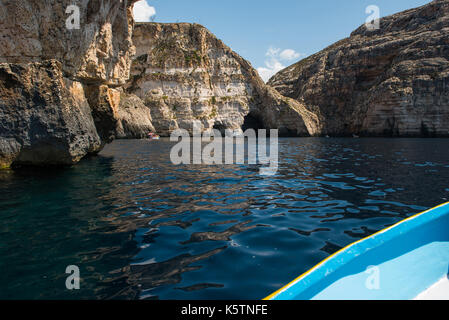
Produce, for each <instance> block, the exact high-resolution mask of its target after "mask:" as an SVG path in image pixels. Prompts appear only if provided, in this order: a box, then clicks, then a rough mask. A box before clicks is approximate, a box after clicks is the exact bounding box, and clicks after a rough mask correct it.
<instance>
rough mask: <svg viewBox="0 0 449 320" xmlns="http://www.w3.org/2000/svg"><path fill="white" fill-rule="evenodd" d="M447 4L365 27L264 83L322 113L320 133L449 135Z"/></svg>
mask: <svg viewBox="0 0 449 320" xmlns="http://www.w3.org/2000/svg"><path fill="white" fill-rule="evenodd" d="M448 58H449V1H447V0H442V1H433V2H431V3H429V4H428V5H425V6H422V7H419V8H416V9H412V10H407V11H404V12H401V13H398V14H395V15H392V16H389V17H386V18H382V19H381V21H380V29H379V30H375V31H368V30H367V28H366V27H365V26H362V27H360V28H358V29H357V30H355V31H354V32H353V33H352V34H351V36H350V37H349V38H346V39H344V40H342V41H339V42H337V43H335V44H333V45H332V46H330V47H328V48H326V49H324V50H323V51H321V52H319V53H317V54H315V55H313V56H310V57H309V58H306V59H304V60H302V61H300V62H298V63H296V64H294V65H292V66H290V67H288V68H286V69H285V70H282V71H281V72H279V73H278V74H276V75H275V76H274V77H273V78H272V79H270V81H269V85H271V86H273V87H274V88H276V89H277V90H278V91H279V92H280V93H281V94H283V95H285V96H288V97H291V98H294V99H297V100H298V101H301V102H302V103H303V104H304V105H305V106H306V107H307V108H308V109H309V110H312V111H315V112H318V113H320V114H321V126H322V128H323V129H322V132H321V133H322V134H330V135H351V134H361V135H393V136H448V135H449V61H448Z"/></svg>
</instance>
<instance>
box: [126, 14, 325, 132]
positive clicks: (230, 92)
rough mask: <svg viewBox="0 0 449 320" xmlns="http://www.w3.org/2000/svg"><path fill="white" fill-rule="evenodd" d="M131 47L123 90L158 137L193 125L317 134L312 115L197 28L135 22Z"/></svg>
mask: <svg viewBox="0 0 449 320" xmlns="http://www.w3.org/2000/svg"><path fill="white" fill-rule="evenodd" d="M133 43H134V45H135V46H136V59H135V60H134V63H133V66H132V69H131V80H130V83H129V84H128V85H127V86H126V90H127V91H128V92H129V93H132V94H135V95H136V96H138V97H139V98H141V99H142V100H143V101H144V103H145V105H146V106H148V108H149V109H150V111H151V116H152V123H153V125H154V127H155V129H156V131H157V132H158V133H159V134H161V135H169V134H170V132H172V131H173V130H176V129H178V128H183V129H186V130H191V129H192V125H193V122H194V121H200V122H201V124H202V129H203V130H204V131H208V130H211V129H212V128H216V129H220V130H224V129H234V130H239V129H241V128H242V127H245V126H246V125H251V126H260V127H265V128H278V129H279V130H280V133H281V134H284V135H303V136H309V135H311V134H314V133H315V132H316V131H317V130H318V128H317V117H316V116H315V115H314V114H313V113H311V112H310V111H308V110H306V109H305V108H304V107H303V106H302V105H301V104H300V103H299V102H297V101H295V100H293V99H289V98H285V97H283V96H281V95H280V94H279V93H278V92H276V90H274V89H272V88H269V87H268V86H266V85H265V84H264V83H263V81H262V80H261V78H260V77H259V75H258V73H257V71H256V70H254V69H253V68H252V67H251V65H250V64H249V63H248V62H247V61H246V60H244V59H243V58H241V57H240V56H239V55H237V54H236V53H235V52H233V51H232V50H231V49H230V48H229V47H227V46H226V45H225V44H224V43H223V42H222V41H220V40H219V39H217V38H216V37H215V36H214V35H213V34H212V33H211V32H209V31H208V30H207V29H206V28H204V27H202V26H200V25H197V24H187V23H173V24H160V23H139V24H136V27H135V30H134V35H133ZM249 119H252V120H253V122H255V124H254V123H252V124H249ZM245 120H246V122H247V123H245Z"/></svg>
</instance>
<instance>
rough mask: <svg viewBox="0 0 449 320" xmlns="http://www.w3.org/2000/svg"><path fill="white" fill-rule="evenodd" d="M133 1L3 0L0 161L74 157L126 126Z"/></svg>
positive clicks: (64, 161) (54, 160) (40, 161)
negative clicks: (73, 25)
mask: <svg viewBox="0 0 449 320" xmlns="http://www.w3.org/2000/svg"><path fill="white" fill-rule="evenodd" d="M134 2H135V1H134V0H129V1H126V0H123V1H118V0H80V1H76V2H73V1H72V0H50V1H41V0H21V1H16V0H0V63H1V65H0V66H1V67H0V114H1V118H0V124H1V126H0V166H3V167H6V166H10V165H11V164H38V165H48V164H55V165H61V164H62V165H64V164H72V163H75V162H77V161H79V160H80V159H81V158H82V157H83V156H85V155H86V154H88V153H92V152H98V151H99V150H100V149H101V148H102V146H103V145H104V144H105V143H107V142H109V141H111V140H112V138H113V137H114V136H115V134H116V130H117V128H122V129H123V125H122V119H121V118H120V117H122V116H123V115H121V112H120V110H119V109H120V97H121V92H120V90H119V89H118V88H117V87H118V86H120V85H123V84H124V83H125V82H126V81H127V80H128V78H129V71H130V65H131V57H132V56H133V54H134V47H133V45H132V29H133V24H134V22H133V17H132V5H133V3H134ZM73 4H76V5H77V6H78V8H79V17H80V28H79V29H69V28H67V20H69V21H70V22H74V21H73V20H72V19H71V17H73V16H72V15H73V14H74V11H70V10H67V9H68V8H69V6H71V5H73Z"/></svg>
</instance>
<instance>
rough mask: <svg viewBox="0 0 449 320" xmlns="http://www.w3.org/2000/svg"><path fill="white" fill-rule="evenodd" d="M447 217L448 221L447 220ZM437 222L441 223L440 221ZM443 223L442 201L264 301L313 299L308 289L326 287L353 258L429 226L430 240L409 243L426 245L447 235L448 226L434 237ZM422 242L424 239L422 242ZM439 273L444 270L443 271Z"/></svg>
mask: <svg viewBox="0 0 449 320" xmlns="http://www.w3.org/2000/svg"><path fill="white" fill-rule="evenodd" d="M439 219H441V220H440V221H438V220H439ZM445 219H446V220H448V221H445ZM438 222H441V223H440V224H438ZM443 222H444V225H449V203H445V204H442V205H440V206H437V207H435V208H432V209H429V210H427V211H424V212H422V213H419V214H417V215H414V216H411V217H409V218H407V219H405V220H403V221H400V222H398V223H396V224H394V225H393V226H390V227H388V228H386V229H383V230H381V231H379V232H377V233H375V234H373V235H371V236H369V237H367V238H364V239H361V240H359V241H357V242H355V243H353V244H350V245H349V246H347V247H345V248H343V249H341V250H340V251H338V252H337V253H335V254H333V255H331V256H330V257H328V258H327V259H325V260H324V261H322V262H321V263H319V264H318V265H316V266H315V267H313V268H312V269H310V270H309V271H307V272H306V273H304V274H303V275H301V276H300V277H299V278H297V279H295V280H294V281H293V282H291V283H290V284H288V285H286V286H284V287H283V288H281V289H279V290H278V291H276V292H275V293H273V294H272V295H270V296H268V297H267V298H265V300H291V299H298V297H303V298H304V297H305V298H306V299H310V298H312V296H310V295H311V294H310V293H309V296H307V295H305V293H306V292H307V291H309V292H311V291H312V292H313V287H314V286H315V287H316V286H317V285H322V286H324V284H323V283H325V281H327V280H328V279H329V278H331V277H332V276H333V275H335V274H338V272H339V270H341V269H342V268H344V267H345V266H347V265H349V264H350V263H352V264H354V261H355V260H356V259H357V258H358V257H361V256H364V255H368V254H369V253H370V252H371V253H372V252H374V251H375V250H376V249H379V248H381V247H382V246H383V245H388V244H390V243H393V242H394V241H396V242H397V241H398V240H397V239H401V237H402V238H403V237H404V236H407V235H409V234H411V233H413V232H414V233H415V234H419V232H420V231H421V233H423V232H424V231H425V230H427V229H426V228H430V229H429V230H427V231H425V232H427V233H429V234H430V237H429V239H411V241H410V245H409V246H410V248H412V247H413V245H416V246H418V247H419V245H421V244H426V243H427V242H429V241H430V240H432V241H437V240H435V239H437V237H438V236H441V232H444V237H446V236H447V234H448V233H449V229H448V231H447V232H446V231H445V230H440V231H439V232H440V234H438V232H436V233H435V237H436V238H435V239H433V238H432V236H434V235H433V232H434V231H432V230H433V229H432V228H435V227H436V228H440V229H444V226H441V225H442V224H443ZM445 239H446V238H445ZM403 240H404V239H402V241H403ZM424 240H425V241H424ZM427 240H428V241H427ZM447 240H448V243H449V237H448V238H447ZM419 241H421V242H422V243H421V242H419ZM426 241H427V242H426ZM445 241H446V240H445ZM415 242H416V243H415ZM384 251H385V250H384ZM440 269H441V268H440ZM439 272H441V270H440V271H439ZM318 293H319V291H318Z"/></svg>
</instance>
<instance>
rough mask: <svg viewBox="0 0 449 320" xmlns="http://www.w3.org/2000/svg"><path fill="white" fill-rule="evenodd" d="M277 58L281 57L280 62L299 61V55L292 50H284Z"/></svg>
mask: <svg viewBox="0 0 449 320" xmlns="http://www.w3.org/2000/svg"><path fill="white" fill-rule="evenodd" d="M279 57H281V59H282V60H286V61H292V60H296V59H299V57H301V54H300V53H298V52H296V51H295V50H293V49H285V50H284V51H282V52H281V53H280V54H279Z"/></svg>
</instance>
